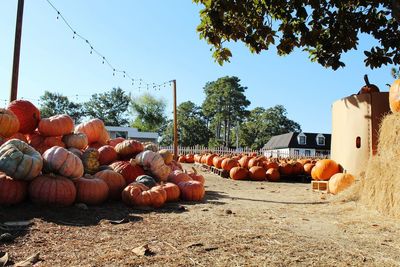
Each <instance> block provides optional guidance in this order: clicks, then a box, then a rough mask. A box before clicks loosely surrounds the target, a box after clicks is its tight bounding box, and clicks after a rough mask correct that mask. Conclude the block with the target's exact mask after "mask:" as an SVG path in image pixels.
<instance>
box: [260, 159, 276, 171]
mask: <svg viewBox="0 0 400 267" xmlns="http://www.w3.org/2000/svg"><path fill="white" fill-rule="evenodd" d="M263 166H264V169H266V170H268V169H279V164H278V163H276V162H274V161H271V162H268V161H264V163H263Z"/></svg>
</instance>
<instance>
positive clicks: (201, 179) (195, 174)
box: [186, 167, 206, 185]
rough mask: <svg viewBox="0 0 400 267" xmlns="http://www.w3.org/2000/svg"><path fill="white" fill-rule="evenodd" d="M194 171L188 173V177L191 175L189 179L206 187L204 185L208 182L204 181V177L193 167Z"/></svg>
mask: <svg viewBox="0 0 400 267" xmlns="http://www.w3.org/2000/svg"><path fill="white" fill-rule="evenodd" d="M192 170H193V171H188V172H186V173H187V175H189V177H190V178H192V179H193V180H194V181H198V182H200V183H201V184H203V185H204V183H205V182H206V180H205V179H204V176H203V175H201V174H199V173H198V172H197V170H196V169H195V168H194V167H192Z"/></svg>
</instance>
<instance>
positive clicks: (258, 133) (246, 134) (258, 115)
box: [239, 105, 301, 149]
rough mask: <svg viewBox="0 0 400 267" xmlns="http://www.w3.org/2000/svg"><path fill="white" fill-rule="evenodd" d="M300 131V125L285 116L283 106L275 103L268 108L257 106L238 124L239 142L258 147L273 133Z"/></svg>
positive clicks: (246, 145) (253, 147) (254, 147)
mask: <svg viewBox="0 0 400 267" xmlns="http://www.w3.org/2000/svg"><path fill="white" fill-rule="evenodd" d="M300 131H301V127H300V125H299V124H298V123H296V122H294V121H292V120H291V119H289V118H288V117H287V111H286V109H285V107H284V106H282V105H276V106H274V107H271V108H268V109H264V108H262V107H257V108H255V109H253V110H251V111H250V115H249V116H248V117H247V119H246V121H245V122H243V123H242V124H241V125H240V130H239V143H240V144H241V145H242V146H245V147H251V148H252V149H260V148H262V147H263V146H264V145H265V144H266V143H267V142H268V141H269V139H271V137H272V136H274V135H280V134H285V133H288V132H300Z"/></svg>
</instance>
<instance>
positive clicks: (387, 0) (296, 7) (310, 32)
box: [193, 0, 400, 70]
mask: <svg viewBox="0 0 400 267" xmlns="http://www.w3.org/2000/svg"><path fill="white" fill-rule="evenodd" d="M193 1H194V2H195V3H201V4H203V5H204V8H203V9H202V10H201V11H200V17H201V23H200V25H199V26H198V27H197V30H198V31H199V32H200V37H201V38H203V39H205V40H206V41H207V42H208V43H209V44H210V45H212V46H213V50H214V53H213V57H214V58H215V59H216V61H217V62H218V63H219V64H223V62H225V61H229V58H230V57H231V56H232V54H231V51H230V50H229V49H228V48H227V47H226V46H224V43H225V42H227V41H228V42H229V41H235V42H236V41H241V42H243V43H245V44H246V46H248V48H249V49H250V51H251V52H253V53H260V52H261V51H263V50H268V49H269V47H270V46H271V45H275V44H276V48H277V52H278V54H279V55H287V54H290V53H291V52H292V51H293V50H294V49H295V48H303V50H305V51H307V52H309V55H310V59H311V60H312V61H316V62H318V63H319V64H321V65H322V66H324V67H329V68H332V69H334V70H336V69H338V68H339V67H344V66H345V64H344V62H343V61H342V60H341V56H342V54H343V53H346V52H347V51H349V50H355V49H357V46H358V41H359V35H360V34H361V33H363V34H367V35H370V36H371V37H373V38H374V39H375V40H376V41H377V42H376V45H373V46H372V47H371V49H370V50H369V51H364V54H365V56H366V57H365V60H364V62H365V65H366V66H369V67H370V68H377V67H380V66H382V65H386V64H399V63H400V30H399V22H400V11H399V10H400V2H399V1H398V0H383V1H376V0H340V1H334V0H320V1H317V0H288V1H281V0H279V1H276V0H243V1H234V0H193ZM396 18H397V21H396Z"/></svg>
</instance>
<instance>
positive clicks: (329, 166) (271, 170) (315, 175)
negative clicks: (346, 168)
mask: <svg viewBox="0 0 400 267" xmlns="http://www.w3.org/2000/svg"><path fill="white" fill-rule="evenodd" d="M181 157H184V156H181ZM189 157H191V156H189ZM193 158H194V162H197V163H201V164H205V165H208V166H214V167H215V168H217V169H222V170H224V171H226V172H228V173H229V177H230V178H231V179H233V180H252V181H270V182H277V181H279V180H280V178H281V176H286V177H293V176H298V175H308V176H311V178H312V179H313V180H321V181H329V191H330V192H331V193H332V194H337V193H338V192H340V191H342V190H344V189H345V188H347V187H349V186H350V185H351V184H352V183H353V182H354V180H355V178H354V176H353V175H351V174H348V173H341V168H340V166H339V164H337V163H336V162H335V161H334V160H331V159H321V160H311V159H297V160H294V159H292V160H288V159H270V158H266V157H264V156H256V155H250V156H248V155H236V156H218V155H217V154H204V155H197V154H196V155H194V156H193Z"/></svg>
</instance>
